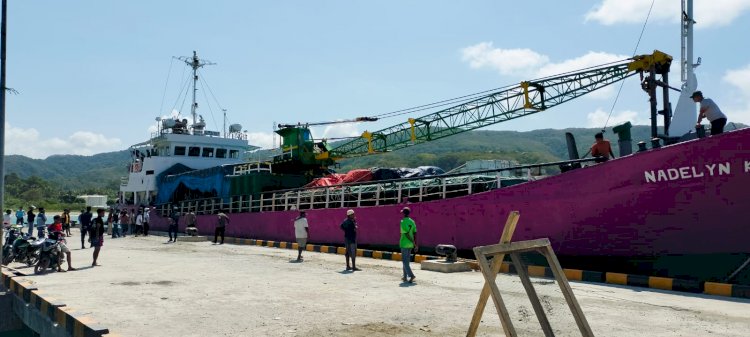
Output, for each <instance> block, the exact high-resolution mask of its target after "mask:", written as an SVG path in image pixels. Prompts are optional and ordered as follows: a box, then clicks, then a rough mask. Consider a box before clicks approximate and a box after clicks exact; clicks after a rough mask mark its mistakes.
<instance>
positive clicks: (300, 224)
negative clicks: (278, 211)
mask: <svg viewBox="0 0 750 337" xmlns="http://www.w3.org/2000/svg"><path fill="white" fill-rule="evenodd" d="M309 234H310V231H309V229H308V224H307V217H306V215H305V211H300V212H299V217H298V218H297V219H294V236H295V237H296V238H297V262H302V261H303V259H302V251H303V250H304V249H305V247H306V246H307V237H308V236H309Z"/></svg>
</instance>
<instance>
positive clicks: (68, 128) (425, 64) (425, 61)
mask: <svg viewBox="0 0 750 337" xmlns="http://www.w3.org/2000/svg"><path fill="white" fill-rule="evenodd" d="M8 2H9V4H8V16H9V18H8V54H7V55H8V56H7V68H8V71H7V86H8V87H10V88H13V89H14V90H15V92H16V93H15V94H9V95H7V108H6V109H7V111H6V120H5V127H6V139H5V142H4V143H3V144H4V146H5V153H6V154H8V155H10V154H20V155H24V156H27V157H32V158H46V157H48V156H50V155H55V154H78V155H92V154H97V153H102V152H111V151H119V150H124V149H127V148H128V147H129V146H130V145H132V144H135V143H139V142H142V141H145V140H147V139H148V138H149V136H150V135H151V132H153V131H154V130H155V127H156V122H155V118H156V117H167V116H172V115H174V114H178V113H179V114H180V117H181V118H182V117H185V118H187V117H188V116H189V113H190V111H189V109H190V108H189V102H188V103H183V99H182V97H181V96H180V88H181V85H182V84H183V83H184V79H185V75H186V72H185V71H186V70H187V68H186V66H185V65H184V64H182V63H180V61H179V60H176V59H174V58H173V57H174V56H178V57H179V56H190V55H191V54H192V51H194V50H195V51H197V52H198V56H199V57H201V58H204V59H206V60H209V61H211V62H213V63H215V64H214V65H207V66H205V67H203V68H202V69H201V78H202V79H203V80H204V81H205V83H206V84H207V86H206V85H204V86H202V87H201V86H199V91H198V98H199V99H198V103H199V107H200V108H199V111H198V113H199V114H201V115H202V116H204V118H205V120H206V123H207V124H208V129H210V130H221V129H222V128H223V112H222V111H223V109H226V114H227V120H228V123H239V124H241V125H242V128H243V130H247V133H248V137H249V139H250V142H251V144H253V145H258V146H262V147H264V148H270V147H273V146H274V137H273V125H275V124H278V123H298V122H301V123H305V122H321V121H336V120H344V119H350V118H355V117H360V116H373V115H378V114H382V113H387V112H391V111H396V110H400V109H404V108H410V107H414V106H419V105H423V104H428V103H432V102H437V101H441V100H445V99H449V98H454V97H458V96H462V95H466V94H471V93H476V92H480V91H484V90H488V89H492V88H499V87H503V86H506V85H512V84H517V83H519V82H520V81H523V80H530V79H534V78H538V77H541V76H547V75H553V74H558V73H562V72H567V71H571V70H576V69H582V68H586V67H590V66H595V65H600V64H604V63H608V62H611V61H615V60H622V59H625V58H627V57H630V56H632V55H633V54H634V51H635V53H636V54H647V53H651V52H652V51H653V50H655V49H658V50H661V51H663V52H666V53H668V54H670V55H672V56H673V57H674V58H675V60H676V61H675V62H674V63H673V65H672V72H671V75H670V79H671V84H672V85H673V86H675V87H679V84H680V83H679V78H680V76H679V59H680V23H679V19H680V1H679V0H655V5H654V7H653V11H652V13H651V16H650V18H649V20H648V23H647V25H646V28H645V32H644V34H643V37H642V38H641V40H640V43H638V41H639V35H640V33H641V30H642V29H643V26H644V22H646V16H647V14H648V12H649V7H650V6H651V3H652V1H651V0H629V1H617V0H598V1H553V0H541V1H497V0H495V1H482V0H476V1H447V0H429V1H428V0H424V1H423V0H412V1H344V0H339V1H333V0H331V1H325V0H321V1H239V0H236V1H229V0H216V1H211V2H206V1H193V0H181V1H172V0H162V1H153V0H150V1H143V0H130V1H99V0H71V1H53V0H35V1H19V0H9V1H8ZM695 2H696V4H695V7H696V8H695V21H697V24H696V25H695V29H696V30H695V44H696V47H695V55H696V56H700V57H701V58H702V64H701V66H699V67H698V68H697V69H696V74H697V76H698V88H699V89H700V90H702V91H703V92H704V94H705V96H706V97H709V98H712V99H714V101H716V102H717V103H718V104H719V106H720V107H721V109H722V110H723V111H724V113H725V114H727V115H728V118H729V121H730V122H741V123H745V124H750V45H749V44H748V43H747V36H746V35H747V33H748V32H750V0H713V1H705V0H696V1H695ZM743 41H745V42H743ZM637 43H638V47H637V49H636V44H637ZM209 88H210V89H209ZM618 88H619V85H617V86H613V87H611V88H608V89H602V90H600V91H597V92H595V93H593V94H591V95H587V96H584V97H581V98H577V99H576V100H573V101H571V102H568V103H565V104H562V105H560V106H558V107H555V108H554V109H550V110H548V111H544V112H540V113H538V114H534V115H531V116H528V117H525V118H520V119H516V120H513V121H509V122H505V123H501V124H497V125H493V126H490V127H487V128H485V129H487V130H517V131H528V130H535V129H545V128H555V129H562V128H568V127H594V128H602V127H604V126H605V123H606V126H609V127H611V126H613V125H616V124H618V123H620V122H624V121H631V122H633V123H634V124H648V122H649V119H648V118H649V116H648V102H647V96H646V95H645V93H643V91H642V90H641V89H640V85H639V83H638V79H637V78H630V79H628V80H626V81H625V82H624V85H623V89H622V93H621V95H620V97H619V99H617V101H616V102H615V96H616V94H617V89H618ZM206 98H208V99H206ZM671 100H672V101H673V104H675V105H676V102H677V94H676V93H674V94H673V96H672V98H671ZM610 111H611V112H612V114H611V116H610ZM425 113H427V112H421V113H418V114H415V115H403V116H398V117H394V118H388V119H382V120H380V121H378V122H375V123H357V124H336V125H333V126H328V127H318V128H314V129H313V132H314V136H315V137H316V138H322V137H328V138H332V137H345V136H357V135H359V134H361V133H362V132H363V131H365V130H369V131H375V130H379V129H382V128H385V127H388V126H391V125H395V124H399V123H402V122H404V121H406V119H407V118H409V117H419V116H420V115H423V114H425ZM608 119H609V120H608Z"/></svg>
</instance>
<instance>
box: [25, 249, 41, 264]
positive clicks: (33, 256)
mask: <svg viewBox="0 0 750 337" xmlns="http://www.w3.org/2000/svg"><path fill="white" fill-rule="evenodd" d="M37 262H39V252H31V253H29V254H28V255H26V265H27V266H29V267H31V266H33V265H35V264H36V263H37Z"/></svg>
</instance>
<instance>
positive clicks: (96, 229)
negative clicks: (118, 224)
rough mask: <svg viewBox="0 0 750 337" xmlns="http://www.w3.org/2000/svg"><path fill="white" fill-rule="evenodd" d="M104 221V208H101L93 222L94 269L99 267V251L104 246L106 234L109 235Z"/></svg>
mask: <svg viewBox="0 0 750 337" xmlns="http://www.w3.org/2000/svg"><path fill="white" fill-rule="evenodd" d="M104 221H105V220H104V208H99V209H97V210H96V218H95V219H94V220H92V221H91V224H92V226H91V246H93V247H94V262H93V263H91V266H92V267H96V266H98V265H99V264H97V263H96V260H97V259H98V258H99V250H101V249H102V245H104V234H106V233H107V231H105V230H104Z"/></svg>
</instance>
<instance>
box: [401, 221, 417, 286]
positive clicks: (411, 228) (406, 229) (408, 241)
mask: <svg viewBox="0 0 750 337" xmlns="http://www.w3.org/2000/svg"><path fill="white" fill-rule="evenodd" d="M410 213H411V209H409V207H404V208H403V209H401V214H403V215H404V218H403V219H401V240H400V241H399V247H400V248H401V263H403V270H404V277H402V278H401V280H402V281H404V282H406V278H407V277H408V278H409V283H412V282H414V279H415V278H416V277H415V276H414V273H413V272H412V271H411V266H410V265H409V262H411V252H412V250H413V251H414V252H415V253H416V252H417V249H419V248H418V247H419V246H417V224H416V223H415V222H414V220H413V219H412V218H410V217H409V214H410Z"/></svg>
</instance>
